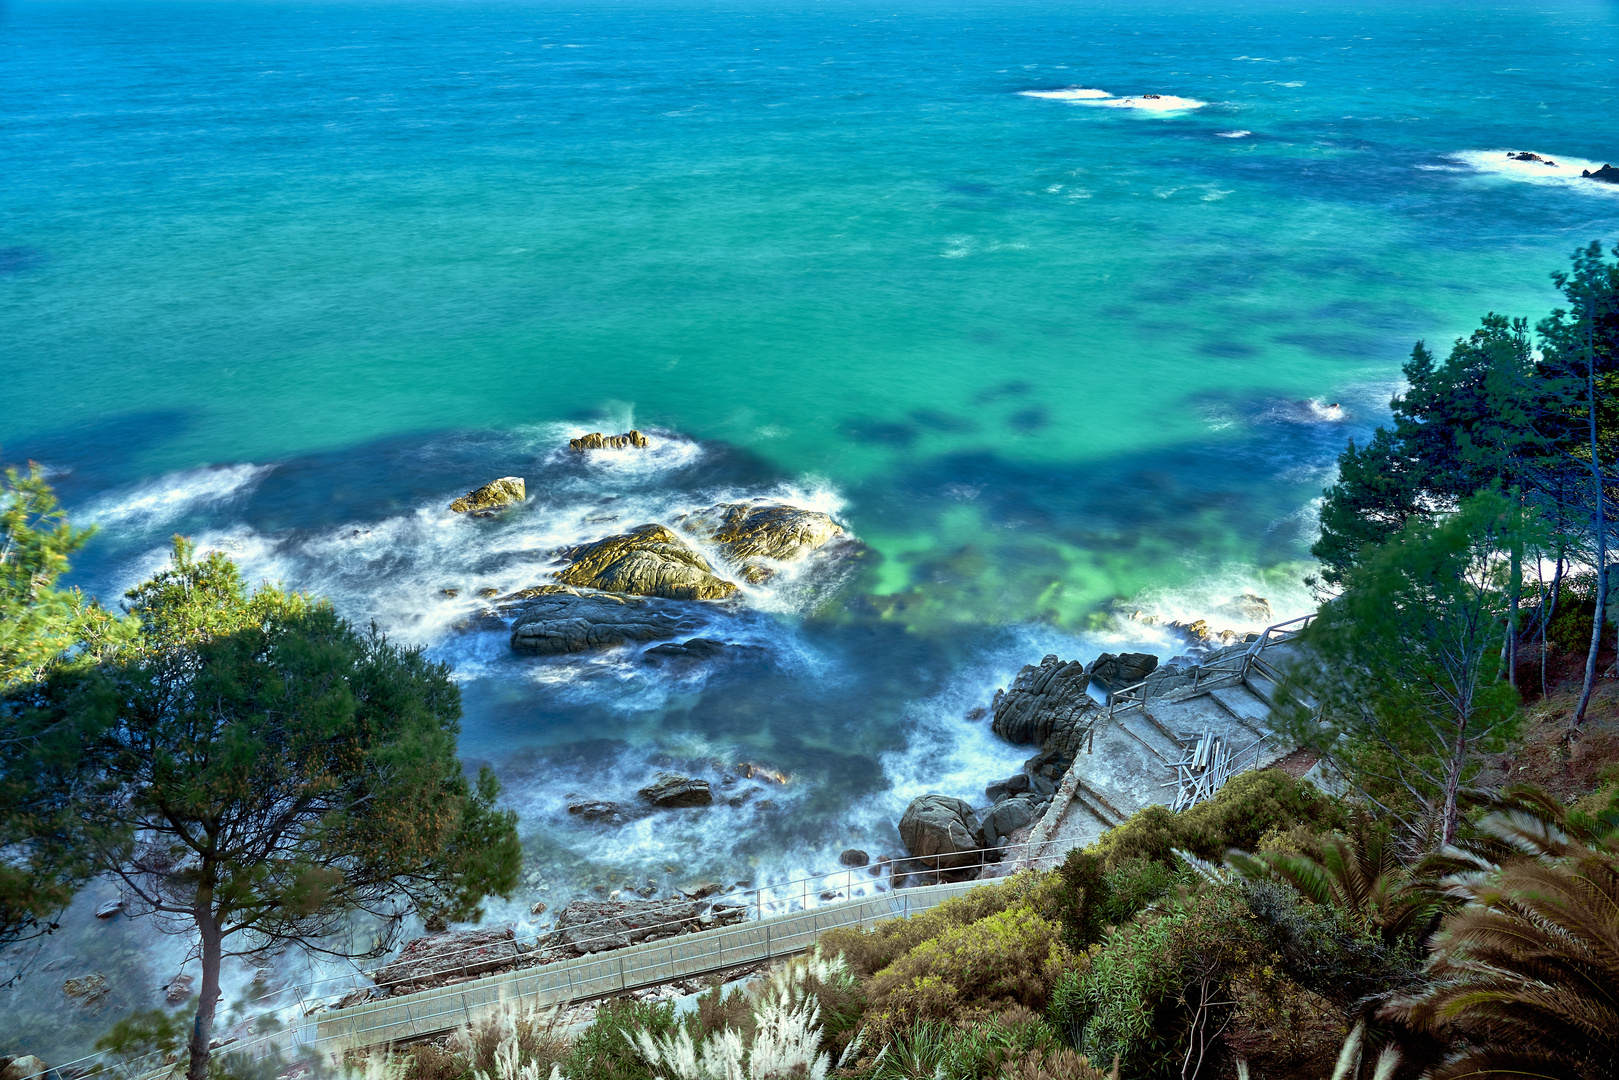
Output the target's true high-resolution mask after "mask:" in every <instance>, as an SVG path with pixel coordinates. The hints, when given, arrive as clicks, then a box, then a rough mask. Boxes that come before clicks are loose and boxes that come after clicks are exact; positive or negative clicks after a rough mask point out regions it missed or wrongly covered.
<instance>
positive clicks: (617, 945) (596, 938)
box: [552, 900, 698, 956]
mask: <svg viewBox="0 0 1619 1080" xmlns="http://www.w3.org/2000/svg"><path fill="white" fill-rule="evenodd" d="M697 919H698V917H697V905H696V904H695V903H693V902H691V901H689V900H650V901H648V900H638V901H628V902H626V901H623V900H575V901H574V902H573V903H571V904H569V905H568V906H567V907H565V908H563V909H562V911H561V913H560V914H558V915H557V921H556V930H555V932H554V933H553V935H552V939H553V940H554V941H555V942H557V943H558V944H560V945H561V947H562V949H563V950H564V951H565V952H569V953H572V954H574V955H576V956H584V955H586V954H587V953H596V952H606V951H607V950H609V949H623V948H627V947H629V946H631V945H635V944H637V943H639V942H642V941H655V940H656V939H658V938H665V937H673V936H674V935H676V934H678V933H680V932H681V931H682V930H685V929H688V928H694V927H695V924H696V923H697Z"/></svg>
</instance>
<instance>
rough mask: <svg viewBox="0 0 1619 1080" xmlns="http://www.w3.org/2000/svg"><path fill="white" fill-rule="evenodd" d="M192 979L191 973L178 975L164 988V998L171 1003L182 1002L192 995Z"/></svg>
mask: <svg viewBox="0 0 1619 1080" xmlns="http://www.w3.org/2000/svg"><path fill="white" fill-rule="evenodd" d="M192 981H193V980H192V978H191V976H190V975H176V976H175V977H174V978H173V979H172V980H171V981H170V982H169V985H167V986H165V987H164V988H163V1000H164V1001H165V1002H167V1003H168V1004H170V1005H178V1004H180V1002H182V1001H184V1000H185V999H186V998H188V997H190V996H191V983H192Z"/></svg>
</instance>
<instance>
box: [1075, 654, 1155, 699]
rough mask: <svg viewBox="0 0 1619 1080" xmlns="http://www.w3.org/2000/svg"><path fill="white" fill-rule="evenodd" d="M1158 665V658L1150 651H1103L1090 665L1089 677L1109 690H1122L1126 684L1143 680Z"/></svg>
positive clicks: (1130, 684)
mask: <svg viewBox="0 0 1619 1080" xmlns="http://www.w3.org/2000/svg"><path fill="white" fill-rule="evenodd" d="M1157 666H1158V658H1157V657H1156V656H1154V655H1152V654H1151V653H1121V654H1119V655H1118V656H1114V655H1113V654H1112V653H1103V654H1102V655H1101V656H1098V657H1097V658H1096V662H1095V663H1093V664H1092V665H1091V667H1090V677H1091V678H1092V679H1093V680H1095V681H1096V682H1099V683H1101V684H1102V685H1103V686H1105V687H1107V688H1108V689H1109V690H1123V689H1124V688H1125V687H1127V686H1134V685H1135V684H1136V683H1139V682H1145V681H1146V678H1147V676H1148V675H1151V674H1152V672H1153V669H1154V668H1156V667H1157Z"/></svg>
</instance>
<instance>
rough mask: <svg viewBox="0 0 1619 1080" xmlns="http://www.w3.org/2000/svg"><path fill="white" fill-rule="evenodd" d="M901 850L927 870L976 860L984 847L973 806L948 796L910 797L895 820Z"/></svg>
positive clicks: (963, 865)
mask: <svg viewBox="0 0 1619 1080" xmlns="http://www.w3.org/2000/svg"><path fill="white" fill-rule="evenodd" d="M899 838H900V839H901V840H902V841H904V843H905V849H906V850H907V851H909V852H910V853H911V854H912V855H914V856H916V857H917V858H919V859H923V860H925V861H926V864H927V866H928V867H929V868H930V869H943V870H954V869H960V868H962V867H966V866H974V865H976V864H977V863H978V862H979V857H978V852H977V849H978V848H982V847H984V846H985V844H984V842H983V840H984V838H983V834H982V833H981V832H979V829H978V821H977V819H976V817H975V816H974V814H973V808H972V807H971V806H969V805H968V804H967V803H964V802H962V801H961V800H960V799H954V798H951V797H950V796H949V795H922V796H918V797H917V798H915V799H912V800H911V805H909V806H907V807H906V808H905V814H904V816H903V817H901V818H900V819H899Z"/></svg>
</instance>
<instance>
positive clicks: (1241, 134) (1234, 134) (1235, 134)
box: [1215, 129, 1253, 139]
mask: <svg viewBox="0 0 1619 1080" xmlns="http://www.w3.org/2000/svg"><path fill="white" fill-rule="evenodd" d="M1215 134H1216V135H1217V136H1218V137H1220V138H1222V139H1241V138H1245V137H1247V136H1249V135H1252V134H1253V132H1251V131H1243V130H1240V129H1239V130H1237V131H1217V132H1215Z"/></svg>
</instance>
